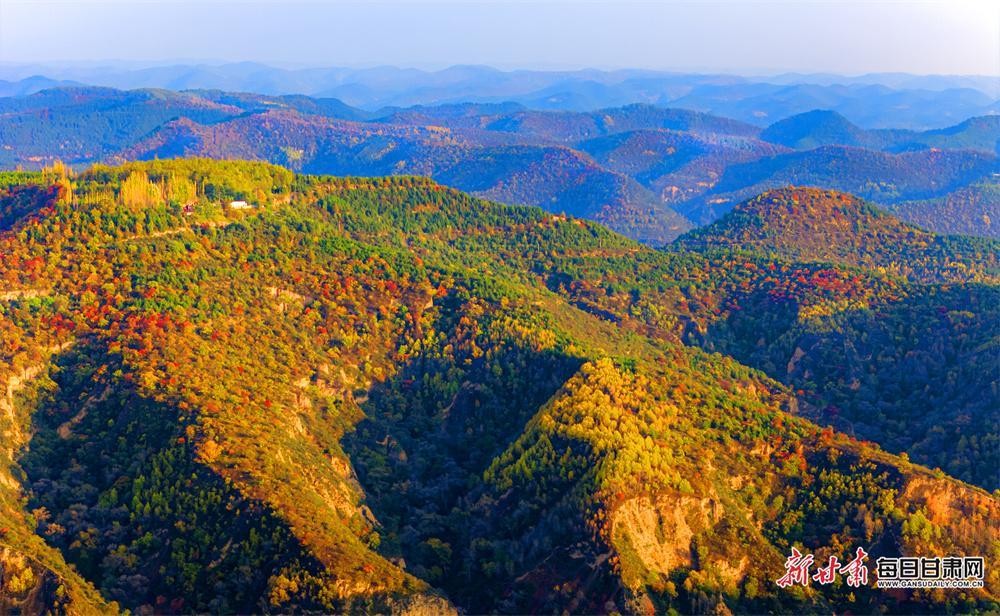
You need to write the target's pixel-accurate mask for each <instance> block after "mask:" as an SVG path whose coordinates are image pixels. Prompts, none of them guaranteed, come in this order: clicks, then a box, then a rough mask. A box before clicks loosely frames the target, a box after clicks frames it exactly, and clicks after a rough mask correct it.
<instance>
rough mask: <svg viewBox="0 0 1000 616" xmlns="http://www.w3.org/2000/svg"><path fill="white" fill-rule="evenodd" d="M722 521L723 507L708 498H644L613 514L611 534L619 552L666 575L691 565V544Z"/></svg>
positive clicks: (626, 503) (633, 501)
mask: <svg viewBox="0 0 1000 616" xmlns="http://www.w3.org/2000/svg"><path fill="white" fill-rule="evenodd" d="M721 518H722V507H721V506H720V504H719V503H718V502H717V501H716V500H714V499H711V498H698V497H695V496H676V495H661V496H658V497H656V500H655V501H654V500H652V499H651V498H650V497H649V496H645V495H644V496H639V497H637V498H632V499H629V500H627V501H625V502H624V503H623V504H622V505H621V506H620V507H618V509H617V510H615V513H614V517H613V518H612V531H611V532H612V537H613V539H614V543H615V544H616V545H617V546H619V549H620V550H623V551H624V550H629V551H631V552H632V553H634V555H635V557H636V558H638V560H639V562H640V563H641V564H642V566H643V568H645V569H646V570H648V571H655V572H657V573H663V574H669V573H670V572H671V571H673V570H674V569H676V568H678V567H689V566H691V565H692V563H693V556H692V552H691V540H692V539H693V538H694V536H695V535H696V534H698V533H700V532H702V531H704V530H705V529H706V528H708V527H710V526H712V525H714V524H715V523H716V522H718V521H719V520H720V519H721ZM625 546H627V547H625ZM623 567H625V565H623Z"/></svg>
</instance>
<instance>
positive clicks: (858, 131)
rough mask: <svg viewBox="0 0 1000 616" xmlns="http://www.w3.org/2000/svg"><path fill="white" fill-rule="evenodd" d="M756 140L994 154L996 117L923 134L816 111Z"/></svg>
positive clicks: (999, 122)
mask: <svg viewBox="0 0 1000 616" xmlns="http://www.w3.org/2000/svg"><path fill="white" fill-rule="evenodd" d="M760 138H761V139H763V140H764V141H769V142H771V143H775V144H779V145H784V146H788V147H790V148H795V149H800V150H809V149H813V148H817V147H820V146H824V145H844V146H853V147H863V148H871V149H876V150H884V151H890V152H900V151H907V150H919V149H928V148H937V149H950V150H978V151H981V152H990V153H998V152H1000V150H998V147H1000V116H996V115H991V116H982V117H977V118H969V119H968V120H966V121H964V122H961V123H960V124H956V125H954V126H949V127H947V128H940V129H933V130H927V131H912V130H901V129H876V130H865V129H863V128H861V127H860V126H858V125H856V124H854V123H852V122H850V121H849V120H848V119H847V118H845V117H844V116H842V115H841V114H839V113H837V112H835V111H826V110H820V109H817V110H813V111H809V112H807V113H801V114H798V115H794V116H791V117H788V118H785V119H783V120H779V121H778V122H775V123H774V124H772V125H770V126H768V127H767V128H766V129H764V130H763V131H762V132H761V133H760Z"/></svg>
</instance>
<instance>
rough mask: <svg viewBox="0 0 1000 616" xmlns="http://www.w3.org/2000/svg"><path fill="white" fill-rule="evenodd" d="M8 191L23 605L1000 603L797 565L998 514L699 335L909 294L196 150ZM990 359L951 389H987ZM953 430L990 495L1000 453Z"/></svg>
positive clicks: (4, 513)
mask: <svg viewBox="0 0 1000 616" xmlns="http://www.w3.org/2000/svg"><path fill="white" fill-rule="evenodd" d="M0 179H2V180H3V186H4V187H5V188H4V189H3V193H2V195H0V199H2V201H3V203H4V207H3V208H2V210H0V211H2V212H4V213H5V214H4V215H5V219H4V220H5V223H4V226H5V230H4V231H3V232H2V233H0V247H2V250H3V252H4V254H5V255H7V258H5V259H4V260H3V262H2V263H0V276H2V278H3V280H4V281H5V290H4V294H3V296H2V299H0V301H2V304H0V306H2V311H0V328H2V332H3V335H2V337H0V340H2V341H3V345H2V347H0V352H2V355H0V366H2V367H0V375H2V378H3V379H4V380H5V382H6V383H7V388H6V391H7V392H8V393H7V396H6V398H5V409H6V412H5V413H0V426H2V429H3V431H4V434H5V438H4V441H3V442H4V444H5V447H4V451H3V455H4V456H5V458H4V459H5V464H4V468H3V469H2V470H3V472H2V474H0V528H2V529H3V534H2V535H0V542H2V544H3V550H4V552H3V553H2V554H3V556H2V558H4V564H5V571H13V572H14V573H13V575H12V576H8V577H5V578H3V580H2V581H3V583H4V584H5V586H4V587H3V588H4V591H3V593H2V596H3V597H4V598H3V601H6V602H7V604H6V605H13V606H14V607H15V609H20V608H24V607H27V608H35V607H38V606H41V607H43V608H51V609H61V608H60V607H59V606H62V608H64V609H66V610H67V611H69V612H74V613H77V612H91V611H98V610H108V611H112V610H115V609H122V608H128V609H130V610H133V611H163V612H167V611H169V612H174V613H189V612H205V611H212V612H221V611H234V612H247V611H264V612H280V613H285V612H292V611H322V612H331V611H337V612H340V611H355V610H356V611H392V612H404V611H408V610H409V611H413V612H417V611H421V610H423V611H425V612H442V611H448V610H450V609H452V608H453V607H456V608H462V609H464V610H468V611H470V612H490V611H500V612H512V613H525V612H541V611H546V612H548V611H562V610H568V611H578V612H612V611H620V612H643V613H648V612H664V611H667V610H669V609H674V610H677V611H680V612H704V611H726V610H729V611H734V612H767V611H795V612H804V611H848V610H850V611H854V612H869V611H872V610H873V609H875V607H876V605H884V604H885V602H886V601H890V602H892V604H891V608H892V609H895V610H896V611H913V610H931V611H948V610H962V611H968V610H973V609H980V610H989V609H994V608H995V606H996V600H997V596H998V593H1000V578H998V577H997V576H998V574H997V572H996V571H993V570H992V569H990V570H988V571H987V576H988V577H987V580H986V588H985V589H983V590H976V591H935V592H933V593H931V592H926V591H908V592H901V593H898V594H893V595H887V594H886V593H883V592H881V591H878V590H875V589H874V588H870V587H865V588H859V589H848V588H846V587H844V586H842V585H837V586H833V587H820V586H814V587H811V588H809V589H788V590H783V589H781V588H779V587H778V586H776V585H775V584H774V580H775V579H777V577H778V576H780V575H781V563H782V562H783V559H784V558H785V557H786V556H787V554H788V551H789V549H790V547H791V546H793V545H794V546H799V547H802V548H804V549H808V550H810V551H812V552H815V553H816V555H817V560H825V559H826V558H827V556H829V555H834V554H835V555H839V556H840V557H841V558H844V557H845V556H846V555H847V553H848V552H849V551H851V550H852V549H853V547H854V546H856V545H864V546H865V548H866V549H867V550H868V551H869V552H870V554H871V558H872V559H874V558H877V557H879V556H883V555H898V554H900V553H903V554H917V553H921V554H925V553H930V554H938V553H947V554H991V552H990V550H991V549H994V548H993V547H992V546H995V544H996V542H997V541H998V539H1000V537H998V534H997V528H1000V524H998V520H1000V505H998V503H997V501H996V499H995V498H993V497H992V496H990V495H989V494H988V493H987V492H985V491H984V490H982V489H980V488H976V487H973V486H971V485H968V484H966V483H962V482H961V481H958V480H956V479H952V478H950V477H948V476H946V475H945V474H944V473H942V472H932V471H930V470H928V469H927V468H924V467H921V466H917V465H915V464H913V463H910V462H909V461H907V460H906V459H905V458H902V457H897V456H896V455H893V454H890V453H886V452H885V451H882V450H881V449H879V448H878V446H876V445H875V444H873V443H865V442H861V441H858V440H855V439H854V438H851V437H849V436H847V435H844V434H842V433H839V432H837V431H834V430H829V429H827V430H824V429H821V426H820V425H818V424H816V423H813V422H812V421H810V420H808V419H806V418H803V417H800V416H799V415H801V414H806V415H808V414H809V413H808V412H807V411H808V409H806V408H804V407H806V406H807V405H809V406H811V405H812V404H813V403H814V402H815V401H816V400H814V398H813V396H816V395H826V393H827V392H825V391H812V390H810V391H802V392H796V391H794V390H793V389H792V388H790V387H788V386H787V385H785V384H783V383H782V382H780V381H779V380H776V379H775V378H773V377H769V376H766V375H765V374H764V373H762V372H760V371H758V370H756V369H753V368H749V367H747V366H745V365H743V364H741V363H739V362H738V361H737V360H735V359H733V358H732V357H727V356H726V355H722V354H718V353H709V352H705V351H704V350H701V349H699V348H698V347H699V346H701V347H705V348H709V347H711V346H712V345H715V346H717V347H719V346H722V345H724V344H729V345H730V346H732V347H733V349H734V351H733V352H734V353H735V352H737V351H736V348H737V347H738V346H739V345H740V344H741V341H742V340H743V338H742V337H741V332H742V331H743V330H741V329H739V328H738V327H737V325H738V323H736V322H735V321H732V320H728V319H729V317H730V316H731V315H735V314H737V313H738V312H739V310H738V309H737V308H736V307H735V306H736V304H734V303H730V301H732V302H735V301H737V300H738V298H740V297H744V296H745V295H746V296H747V297H750V298H754V301H756V302H757V306H756V309H755V310H753V311H752V312H751V313H750V315H751V316H753V317H754V318H756V319H758V320H757V322H756V323H755V325H753V326H751V327H749V329H751V330H753V331H756V332H757V334H758V335H760V334H763V335H766V336H769V337H770V336H772V335H773V336H775V337H781V336H783V335H784V332H783V331H782V329H781V328H782V326H787V325H788V324H787V322H786V321H785V320H784V319H786V318H787V314H788V305H787V303H786V302H784V301H778V300H777V299H775V298H774V296H773V295H772V294H773V293H774V292H776V291H778V290H779V289H784V292H785V293H787V294H789V296H797V297H801V299H802V301H803V307H805V305H806V303H807V302H808V305H809V306H810V307H811V308H810V309H811V310H812V314H813V317H812V318H814V319H820V320H823V319H832V318H833V317H834V316H835V315H836V313H837V310H836V309H835V308H833V307H834V306H836V305H839V304H837V302H838V301H839V300H838V297H840V296H846V297H848V298H849V299H850V300H851V301H854V302H855V304H854V306H853V308H852V310H858V311H860V310H861V307H862V305H863V304H862V303H864V305H867V306H871V307H872V309H878V310H882V309H883V308H875V307H876V306H883V305H885V306H892V307H894V308H893V309H894V310H896V311H898V312H899V316H898V317H897V318H895V319H893V320H892V321H891V323H893V324H895V323H908V324H910V325H911V326H918V325H919V324H920V323H922V321H916V320H912V319H910V316H911V315H912V314H915V313H914V312H913V310H915V307H911V306H910V305H909V304H908V302H907V301H906V299H905V298H906V297H911V296H912V297H916V296H917V295H918V291H917V290H916V289H915V288H914V289H913V290H912V292H911V287H910V286H909V285H910V284H911V283H909V282H905V281H901V280H900V279H897V278H891V277H888V278H887V277H884V276H882V275H880V274H877V273H871V274H866V273H859V272H857V271H855V270H851V269H837V268H819V267H817V266H813V265H801V264H800V265H789V264H787V263H784V262H780V261H775V260H769V258H768V257H747V256H746V255H744V254H742V253H740V254H737V253H728V254H727V255H724V256H721V257H720V256H718V255H716V256H706V255H700V254H696V253H666V252H659V251H654V250H651V249H649V248H645V247H643V246H642V245H640V244H637V243H635V242H633V241H630V240H627V239H626V238H624V237H622V236H619V235H616V234H614V233H611V232H609V231H607V230H606V229H604V228H603V227H600V226H598V225H595V224H592V223H587V222H584V221H580V220H576V219H567V218H564V217H561V216H553V215H550V214H547V213H545V212H544V211H542V210H540V209H537V208H529V207H508V206H503V205H499V204H496V203H492V202H488V201H481V200H478V199H475V198H472V197H469V196H467V195H464V194H462V193H459V192H457V191H454V190H451V189H447V188H444V187H442V186H440V185H438V184H435V183H434V182H432V181H430V180H426V179H421V178H413V177H393V178H383V179H364V178H331V177H320V176H307V175H295V174H293V173H291V172H289V171H287V170H285V169H281V168H278V167H272V166H269V165H264V164H260V163H246V162H225V163H224V162H213V161H209V160H203V159H202V160H184V161H152V162H148V163H133V164H129V165H124V166H120V167H96V168H94V169H92V170H90V171H87V172H84V173H82V174H80V175H77V176H73V175H71V174H68V173H67V172H66V171H65V170H61V169H52V170H49V171H47V172H45V173H44V174H23V173H22V174H10V175H5V176H3V177H2V178H0ZM231 199H243V200H247V201H249V202H250V203H251V204H252V205H253V208H251V209H244V210H234V209H232V208H229V207H227V205H226V204H227V203H228V201H229V200H231ZM735 263H759V264H760V266H759V267H757V266H756V265H754V266H751V265H744V266H743V267H734V264H735ZM772 266H773V267H772ZM809 268H813V269H814V271H815V272H816V273H818V274H819V277H818V278H817V277H815V276H813V275H811V274H810V275H809V276H808V277H806V275H805V271H806V270H808V269H809ZM588 270H592V271H590V273H587V275H585V276H581V274H584V273H586V272H588ZM800 279H801V280H802V281H803V282H802V283H799V282H798V281H799V280H800ZM816 280H819V281H820V283H818V284H817V283H815V282H813V281H816ZM964 284H965V283H963V285H964ZM959 286H961V287H962V288H965V287H964V286H962V285H959ZM972 288H973V287H972V286H970V287H969V289H972ZM990 288H995V287H990ZM911 293H912V295H911ZM769 298H770V299H769ZM651 300H652V303H649V302H650V301H651ZM625 302H628V303H631V307H629V308H627V309H625V310H624V311H621V308H622V306H624V305H626V304H625ZM743 304H744V305H748V302H743ZM989 306H994V307H995V304H994V303H992V302H984V304H983V309H984V310H986V309H989ZM720 307H724V308H725V310H719V309H718V308H720ZM962 310H966V311H969V314H970V315H971V316H969V317H965V318H967V319H973V320H974V319H977V318H983V319H987V321H986V322H987V323H988V322H989V320H988V319H989V313H988V312H980V308H978V307H977V306H976V305H975V304H972V303H969V302H966V303H965V304H963V307H962ZM859 314H861V313H860V312H859ZM931 314H936V312H934V311H932V312H931ZM956 318H957V317H956ZM793 320H794V319H793ZM963 322H964V321H963ZM826 323H827V324H828V325H830V324H833V323H835V321H833V320H827V321H826ZM765 326H766V327H765ZM937 327H938V322H937V321H935V322H933V323H928V324H925V325H919V328H918V329H916V330H913V332H912V334H911V335H910V336H909V337H908V338H907V340H910V341H912V342H913V343H914V344H921V345H923V344H924V341H922V340H921V339H920V336H928V337H931V338H933V337H935V336H937V335H938V333H937V332H938V330H937ZM723 329H725V331H723ZM978 335H979V334H974V335H973V337H975V336H978ZM699 336H700V338H699ZM727 341H729V342H727ZM684 342H688V343H690V344H684ZM896 342H898V336H897V337H890V339H888V340H882V339H880V338H876V339H872V340H870V341H869V344H871V345H884V346H883V347H880V348H884V349H885V350H886V351H889V350H893V349H892V347H891V345H892V344H894V343H896ZM969 343H970V344H972V343H973V341H971V340H970V341H969ZM824 348H829V347H824ZM928 348H929V347H928ZM950 357H951V355H950V354H949V353H947V352H941V353H932V354H930V355H929V356H910V355H909V354H906V358H907V362H910V364H907V365H912V364H913V363H914V362H915V363H916V364H919V365H922V366H924V368H928V369H929V368H931V367H936V366H934V365H933V364H932V363H931V362H933V361H950V359H949V358H950ZM818 359H819V355H818V353H814V354H812V355H810V357H809V361H813V360H817V361H816V363H817V367H818V368H817V369H819V368H822V367H823V366H825V365H826V363H825V362H819V361H818ZM886 360H887V361H888V360H889V358H888V356H886ZM921 362H923V363H921ZM949 369H950V368H949ZM968 370H970V371H971V372H961V373H959V375H958V377H956V380H957V382H956V383H954V384H953V386H955V387H962V386H963V385H965V386H967V387H966V389H967V390H968V395H969V396H970V397H972V398H973V399H974V400H975V401H978V402H979V403H981V404H985V405H988V404H990V399H989V396H990V395H991V394H990V393H989V390H988V389H984V390H978V389H974V388H972V387H968V386H969V385H971V384H972V383H974V382H975V381H973V380H972V379H974V378H979V377H978V375H980V374H983V373H984V372H983V370H984V368H983V366H978V368H977V367H976V366H969V368H968ZM977 370H978V372H977ZM946 371H947V370H946ZM912 373H913V371H912V370H910V371H908V372H906V373H905V374H909V375H911V376H912ZM878 374H881V372H879V373H878ZM934 374H935V372H934V371H929V372H928V377H934ZM795 383H796V384H798V383H797V382H795ZM884 385H886V384H885V383H880V382H878V381H875V382H871V383H866V385H865V387H866V388H870V389H866V390H865V391H866V392H867V394H868V395H871V396H874V397H876V398H877V397H879V396H882V395H883V394H884V393H885V391H887V390H884V389H879V387H880V386H884ZM924 385H925V384H924V383H919V382H916V381H910V382H906V383H903V384H897V386H902V387H905V388H908V390H909V391H912V392H917V391H921V390H922V389H923V387H924ZM993 391H994V394H992V395H995V388H994V390H993ZM977 395H978V398H977V397H976V396H977ZM901 399H903V400H907V398H905V397H903V398H901ZM862 410H864V408H862ZM889 419H890V420H892V419H893V418H889ZM888 425H889V424H885V426H888ZM892 425H895V426H896V429H897V430H899V425H898V424H892ZM983 429H986V430H988V429H990V427H989V426H983ZM903 445H904V446H905V443H903ZM887 446H891V447H893V448H896V447H899V446H900V442H898V441H892V442H891V443H889V442H887ZM952 446H953V447H954V444H952ZM980 447H982V449H980ZM952 451H953V453H959V452H960V454H961V459H962V461H964V463H966V467H964V468H963V467H959V466H956V467H955V468H956V470H957V471H959V472H961V473H963V475H968V476H969V477H970V480H972V481H975V482H977V483H980V484H981V485H985V486H986V487H990V488H992V487H995V486H993V485H991V483H990V480H989V479H988V475H987V474H986V473H984V472H983V470H982V468H983V466H981V465H988V464H990V463H991V462H992V460H991V459H990V458H989V455H990V454H989V453H988V446H987V444H986V443H985V442H983V441H977V444H976V446H975V447H971V446H970V445H969V444H968V443H967V444H966V445H965V448H964V449H953V450H952ZM922 455H925V454H924V452H923V450H921V449H920V448H919V447H918V448H916V449H915V451H914V457H917V456H922ZM993 468H995V466H994V467H993ZM22 498H23V500H22ZM861 511H863V512H864V514H863V515H860V514H859V513H858V512H861ZM69 565H72V568H71V567H70V566H69ZM53 580H59V581H60V582H62V588H63V590H59V589H58V588H55V586H56V584H55V583H54V582H53ZM849 591H853V592H849ZM24 602H28V603H27V604H25V603H24ZM111 602H116V603H114V604H113V603H111Z"/></svg>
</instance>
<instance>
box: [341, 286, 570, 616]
mask: <svg viewBox="0 0 1000 616" xmlns="http://www.w3.org/2000/svg"><path fill="white" fill-rule="evenodd" d="M468 310H469V306H468V305H465V306H459V305H451V306H444V311H443V313H442V316H441V317H440V319H439V322H438V323H437V324H436V325H437V328H438V331H440V332H444V335H442V336H440V337H438V338H436V339H434V341H433V342H432V343H429V344H425V345H423V346H422V347H421V348H420V350H419V351H418V352H416V353H415V354H414V356H413V357H412V358H411V359H410V360H409V361H408V362H407V363H406V364H405V365H404V366H403V367H402V368H401V369H400V370H399V371H398V372H397V374H396V375H395V376H394V377H393V378H392V379H390V380H387V381H385V382H383V383H378V384H376V385H375V386H374V387H373V388H372V389H371V390H370V391H369V393H368V395H369V398H368V400H367V401H366V402H364V403H363V404H362V407H363V409H364V411H365V414H366V418H365V419H364V420H362V421H361V422H360V423H359V424H358V425H357V426H356V428H355V430H354V431H353V432H351V433H349V434H348V435H346V436H345V438H344V445H345V450H346V451H347V452H348V454H349V455H350V457H351V460H352V462H353V464H354V467H355V469H356V470H357V473H358V476H359V479H360V481H361V484H362V486H363V487H364V489H365V493H366V495H367V500H366V502H367V504H368V505H369V506H370V507H371V508H372V510H373V512H374V514H375V517H376V518H377V519H378V520H379V522H380V523H381V528H380V529H379V531H380V533H379V536H378V542H379V543H380V545H378V549H379V551H380V552H381V553H382V554H384V555H385V556H386V557H388V558H390V559H391V560H395V561H397V562H400V561H402V562H403V563H405V566H406V569H407V571H409V572H410V573H412V574H414V575H416V576H417V577H419V578H422V579H424V580H426V581H428V582H429V583H431V584H433V585H435V586H437V587H439V588H441V589H443V590H445V591H446V592H447V593H448V594H449V596H450V597H451V599H452V600H453V601H455V602H456V603H457V604H459V605H461V606H462V607H463V608H465V609H468V610H471V611H473V612H482V611H493V610H498V609H499V610H501V611H508V610H515V609H516V608H521V609H520V611H524V610H525V609H533V607H536V606H533V605H532V604H531V603H530V598H528V602H527V603H524V602H520V601H518V602H515V605H512V604H510V603H509V601H508V603H504V601H505V599H509V598H510V597H509V594H510V590H511V587H512V585H513V582H514V578H515V577H516V576H518V575H521V574H523V573H525V572H527V571H531V570H532V569H534V568H535V567H536V566H538V565H539V564H541V563H542V561H544V560H545V559H546V557H547V556H548V555H549V553H550V552H549V550H547V549H544V548H543V547H542V546H541V545H540V544H539V543H538V542H537V539H538V538H537V537H534V538H532V536H529V534H530V531H531V527H530V525H529V526H525V525H523V524H521V525H517V526H518V528H519V529H520V531H518V533H514V534H513V535H511V536H509V537H506V540H507V541H506V542H507V544H508V545H511V544H516V543H518V542H524V543H525V544H526V545H524V546H522V548H523V549H518V554H516V555H515V554H499V553H496V552H495V550H496V549H498V546H500V545H501V543H500V542H499V541H497V542H494V541H493V539H494V538H495V536H496V534H497V533H501V534H508V535H510V533H509V532H508V531H504V530H502V529H501V528H500V527H501V526H502V525H504V524H505V523H506V522H509V520H508V521H505V520H504V519H503V515H502V510H503V509H502V506H501V507H496V506H494V504H495V503H493V502H492V501H491V499H492V498H495V497H496V495H489V494H487V492H488V489H487V488H486V487H485V486H484V484H483V473H484V471H485V470H486V469H487V468H488V467H489V465H490V463H491V462H492V461H493V459H494V458H495V457H496V456H497V455H499V454H500V453H502V452H503V451H504V450H505V449H506V448H507V447H508V446H509V445H510V444H511V443H512V442H513V441H514V440H515V439H516V438H517V437H518V436H519V435H520V434H521V433H522V431H523V430H524V427H525V424H526V423H527V422H528V421H529V420H530V419H531V418H532V417H533V416H534V415H535V414H536V412H537V411H538V409H539V408H540V407H541V406H542V405H543V404H544V403H545V402H546V401H547V400H548V399H549V398H551V397H552V396H553V395H554V394H555V393H556V392H557V391H558V390H559V388H560V387H561V386H562V385H563V383H564V382H565V381H566V380H567V379H568V378H569V377H570V376H572V375H573V374H574V373H575V372H576V371H577V370H578V369H579V367H580V366H581V364H582V362H583V360H582V359H580V358H579V357H575V356H572V355H571V354H569V353H567V352H566V351H565V349H563V348H561V347H560V345H559V343H556V344H555V345H548V346H545V347H544V348H542V350H539V349H540V345H537V344H536V342H537V340H533V339H531V336H533V335H535V334H536V333H537V331H535V332H532V333H529V334H527V335H525V331H527V329H526V328H524V329H521V324H520V323H517V322H513V321H511V320H509V319H507V318H506V317H507V316H509V315H504V314H489V315H486V314H481V313H480V314H477V313H475V310H474V309H473V312H472V314H470V313H469V311H468ZM428 338H430V337H428ZM515 535H516V536H515ZM573 536H575V537H577V540H578V538H579V534H575V535H573ZM556 541H558V539H556ZM532 548H536V549H532ZM484 567H486V568H487V569H488V571H486V572H485V573H484V570H483V568H484ZM575 574H576V573H575V572H574V573H573V575H575ZM566 575H569V573H566ZM566 579H569V578H564V579H563V580H559V581H565V580H566ZM550 588H551V587H549V589H550Z"/></svg>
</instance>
